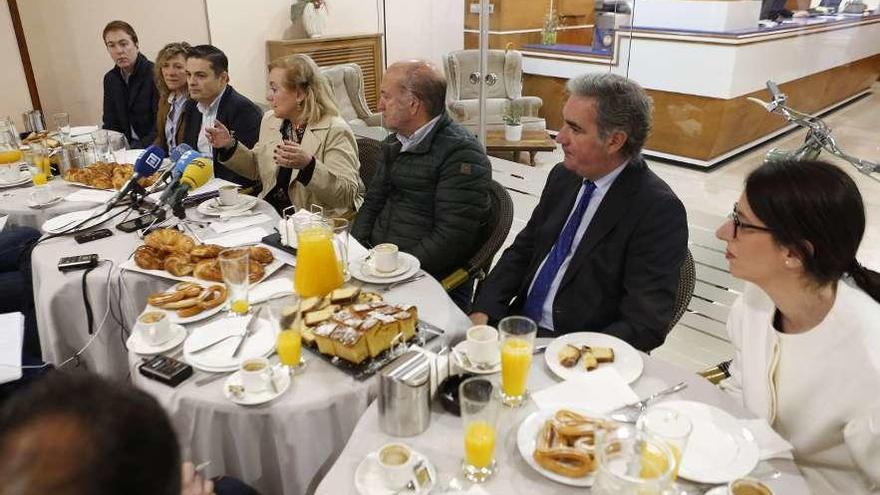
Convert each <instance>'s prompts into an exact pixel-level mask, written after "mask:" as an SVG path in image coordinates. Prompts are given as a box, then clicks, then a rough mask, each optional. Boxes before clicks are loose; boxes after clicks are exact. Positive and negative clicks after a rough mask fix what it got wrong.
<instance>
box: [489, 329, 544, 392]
mask: <svg viewBox="0 0 880 495" xmlns="http://www.w3.org/2000/svg"><path fill="white" fill-rule="evenodd" d="M498 332H499V333H501V402H502V404H504V405H505V406H508V407H519V406H521V405H522V404H523V403H524V402H525V399H526V383H527V382H528V379H529V369H530V368H531V367H532V349H533V347H534V345H535V335H536V334H537V332H538V326H537V325H536V324H535V322H534V321H532V320H531V319H529V318H526V317H525V316H508V317H507V318H504V319H503V320H501V321H500V322H498Z"/></svg>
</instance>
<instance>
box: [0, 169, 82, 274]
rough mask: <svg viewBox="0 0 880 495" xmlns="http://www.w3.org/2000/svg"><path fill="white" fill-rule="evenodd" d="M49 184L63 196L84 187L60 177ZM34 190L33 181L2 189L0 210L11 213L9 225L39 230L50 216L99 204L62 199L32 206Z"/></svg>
mask: <svg viewBox="0 0 880 495" xmlns="http://www.w3.org/2000/svg"><path fill="white" fill-rule="evenodd" d="M48 185H49V187H50V188H51V189H52V191H53V192H54V193H55V194H56V195H58V196H61V197H65V196H67V195H69V194H71V193H73V192H76V191H79V190H81V189H82V188H79V187H76V186H72V185H70V184H69V183H67V182H65V181H64V180H62V179H61V178H59V177H56V178H54V179H53V180H51V181H50V182H49V184H48ZM33 190H34V186H33V184H31V183H28V184H27V185H24V186H18V187H12V188H8V189H0V212H2V213H5V214H7V215H9V223H8V225H9V226H16V227H31V228H34V229H38V230H39V228H40V226H41V225H43V222H45V221H46V220H48V219H50V218H53V217H56V216H58V215H61V214H63V213H68V212H71V211H77V210H85V209H87V208H93V207H94V206H96V204H97V203H85V202H71V201H67V200H63V199H62V200H61V201H59V202H57V203H55V204H54V205H52V206H49V207H47V208H31V207H30V206H28V200H29V199H30V196H31V193H32V192H33ZM56 261H57V260H56Z"/></svg>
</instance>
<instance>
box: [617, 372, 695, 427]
mask: <svg viewBox="0 0 880 495" xmlns="http://www.w3.org/2000/svg"><path fill="white" fill-rule="evenodd" d="M686 388H687V383H686V382H679V383H677V384H676V385H673V386H671V387H669V388H665V389H663V390H660V391H659V392H654V393H653V394H651V395H649V396H648V397H645V398H644V399H642V400H640V401H638V402H635V403H633V404H629V405H626V406H623V407H621V408H620V409H618V410H616V411H614V412H613V413H612V414H609V417H610V418H611V419H613V420H614V421H619V422H621V423H635V422H636V421H637V420H638V419H639V415H641V414H642V413H643V412H644V411H645V409H646V408H647V407H648V404H650V403H651V402H654V401H655V400H656V399H658V398H660V397H663V396H664V395H670V394H674V393H676V392H679V391H681V390H684V389H686Z"/></svg>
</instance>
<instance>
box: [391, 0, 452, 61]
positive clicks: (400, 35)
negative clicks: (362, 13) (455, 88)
mask: <svg viewBox="0 0 880 495" xmlns="http://www.w3.org/2000/svg"><path fill="white" fill-rule="evenodd" d="M384 2H385V16H386V19H385V29H386V33H385V36H386V38H387V39H386V42H387V46H388V53H387V54H386V60H387V62H388V63H393V62H395V61H398V60H405V59H413V58H418V59H426V60H428V61H430V62H433V63H434V64H436V65H437V69H438V70H440V71H441V72H442V71H443V64H442V59H443V55H444V54H446V53H448V52H450V51H453V50H461V49H462V48H464V2H461V1H458V0H442V1H436V0H384Z"/></svg>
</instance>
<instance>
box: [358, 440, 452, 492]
mask: <svg viewBox="0 0 880 495" xmlns="http://www.w3.org/2000/svg"><path fill="white" fill-rule="evenodd" d="M413 455H414V456H415V461H416V463H418V462H419V461H423V462H424V463H425V467H427V468H428V473H429V474H430V478H431V479H430V481H429V482H428V484H427V485H426V486H424V487H422V489H421V490H410V489H408V488H403V489H391V488H388V486H386V484H385V479H384V477H383V476H382V468H381V467H380V466H379V457H378V455H377V454H376V452H371V453H369V454H367V456H366V457H364V460H363V461H361V463H360V464H359V465H358V467H357V471H355V473H354V486H355V488H356V489H357V492H358V493H359V494H360V495H397V494H401V495H425V494H427V493H430V492H431V490H433V489H434V486H435V485H436V484H437V468H436V467H435V466H434V463H432V462H431V461H430V460H429V459H428V458H427V457H425V456H423V455H422V454H419V453H418V452H415V451H413Z"/></svg>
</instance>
